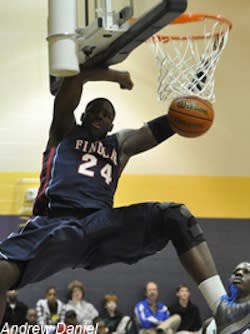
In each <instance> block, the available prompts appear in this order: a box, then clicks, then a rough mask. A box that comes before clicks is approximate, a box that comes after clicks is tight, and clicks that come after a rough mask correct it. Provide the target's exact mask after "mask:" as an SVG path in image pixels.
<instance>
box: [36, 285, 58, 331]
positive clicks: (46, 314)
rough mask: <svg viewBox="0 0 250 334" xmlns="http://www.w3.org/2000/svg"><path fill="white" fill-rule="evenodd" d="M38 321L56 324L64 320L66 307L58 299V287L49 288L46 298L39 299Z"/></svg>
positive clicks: (37, 305) (37, 307)
mask: <svg viewBox="0 0 250 334" xmlns="http://www.w3.org/2000/svg"><path fill="white" fill-rule="evenodd" d="M36 312H37V323H38V324H39V325H50V326H54V327H55V326H56V325H57V323H58V322H62V321H64V314H65V308H64V305H63V303H62V302H61V301H60V300H59V299H57V293H56V289H54V288H49V289H48V290H47V293H46V298H45V299H39V300H38V301H37V303H36Z"/></svg>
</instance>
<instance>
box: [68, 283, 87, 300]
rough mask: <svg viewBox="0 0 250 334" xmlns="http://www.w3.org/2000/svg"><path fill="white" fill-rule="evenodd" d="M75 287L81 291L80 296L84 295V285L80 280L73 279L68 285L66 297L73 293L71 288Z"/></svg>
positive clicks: (70, 296)
mask: <svg viewBox="0 0 250 334" xmlns="http://www.w3.org/2000/svg"><path fill="white" fill-rule="evenodd" d="M75 288H78V289H80V290H81V291H82V296H83V297H84V296H85V288H84V285H83V284H82V282H80V281H78V280H74V281H72V282H70V283H69V285H68V297H69V299H71V298H72V293H73V290H74V289H75Z"/></svg>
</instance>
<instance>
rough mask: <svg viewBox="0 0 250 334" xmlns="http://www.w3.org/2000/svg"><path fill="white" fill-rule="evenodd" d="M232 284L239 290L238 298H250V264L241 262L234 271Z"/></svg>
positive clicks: (231, 278) (231, 279)
mask: <svg viewBox="0 0 250 334" xmlns="http://www.w3.org/2000/svg"><path fill="white" fill-rule="evenodd" d="M230 283H233V285H235V286H236V287H237V289H238V298H245V297H249V298H250V262H241V263H239V264H238V265H237V266H236V267H235V268H234V270H233V272H232V274H231V277H230Z"/></svg>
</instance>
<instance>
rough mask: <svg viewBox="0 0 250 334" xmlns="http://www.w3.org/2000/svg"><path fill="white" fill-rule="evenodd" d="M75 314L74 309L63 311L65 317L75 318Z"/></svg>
mask: <svg viewBox="0 0 250 334" xmlns="http://www.w3.org/2000/svg"><path fill="white" fill-rule="evenodd" d="M76 317H77V314H76V312H75V311H74V310H68V311H66V312H65V315H64V318H65V319H72V318H76Z"/></svg>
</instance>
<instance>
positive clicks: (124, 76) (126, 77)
mask: <svg viewBox="0 0 250 334" xmlns="http://www.w3.org/2000/svg"><path fill="white" fill-rule="evenodd" d="M117 81H118V83H119V85H120V87H121V89H128V90H131V89H132V88H133V86H134V84H133V81H132V80H131V77H130V73H129V72H128V71H120V72H118V80H117Z"/></svg>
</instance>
